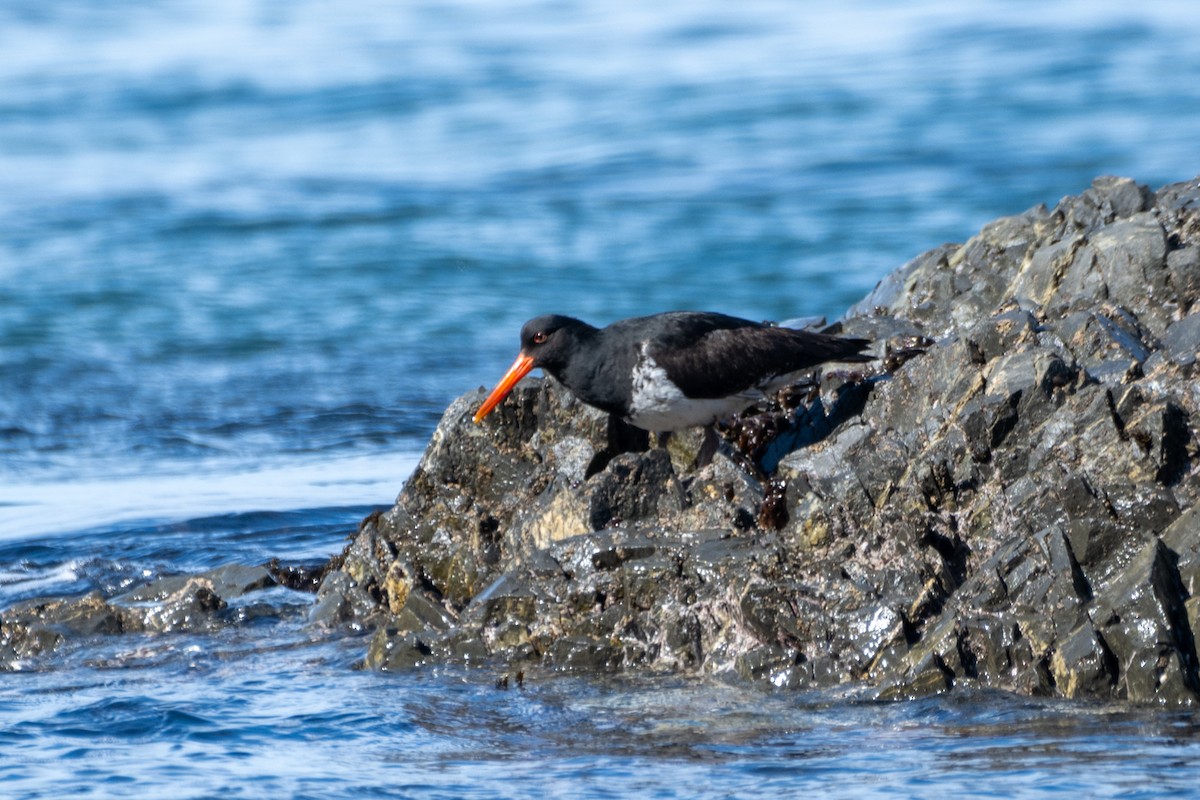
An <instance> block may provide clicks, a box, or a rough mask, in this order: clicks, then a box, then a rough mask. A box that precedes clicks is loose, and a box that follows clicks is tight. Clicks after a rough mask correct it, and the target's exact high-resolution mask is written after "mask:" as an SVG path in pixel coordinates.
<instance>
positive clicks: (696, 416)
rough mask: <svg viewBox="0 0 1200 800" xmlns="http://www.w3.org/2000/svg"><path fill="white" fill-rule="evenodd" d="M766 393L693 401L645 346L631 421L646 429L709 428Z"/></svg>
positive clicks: (635, 372)
mask: <svg viewBox="0 0 1200 800" xmlns="http://www.w3.org/2000/svg"><path fill="white" fill-rule="evenodd" d="M762 397H763V393H762V392H760V391H758V390H755V389H748V390H746V391H745V392H742V393H740V394H736V395H733V396H731V397H717V398H691V397H688V396H686V395H685V394H684V393H683V392H682V391H680V389H679V387H678V386H676V385H675V384H674V383H672V382H671V379H670V378H668V377H667V373H666V370H664V369H663V368H662V367H660V366H659V365H658V364H657V363H655V361H654V359H653V358H651V357H650V356H649V355H648V354H647V353H646V349H645V346H644V345H643V347H642V353H641V358H640V359H638V362H637V364H636V365H635V366H634V368H633V397H632V399H631V401H630V404H629V416H628V417H627V419H628V421H629V422H630V423H632V424H634V425H636V426H637V427H639V428H642V429H643V430H648V431H675V430H680V429H682V428H692V427H696V426H700V425H709V424H711V423H713V422H716V421H717V420H719V419H722V418H723V417H727V416H729V415H730V414H733V413H735V412H737V411H741V410H742V409H743V408H745V407H746V406H748V405H750V404H751V403H753V402H754V401H756V400H760V399H762Z"/></svg>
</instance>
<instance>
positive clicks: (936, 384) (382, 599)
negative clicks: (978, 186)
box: [315, 178, 1200, 704]
mask: <svg viewBox="0 0 1200 800" xmlns="http://www.w3.org/2000/svg"><path fill="white" fill-rule="evenodd" d="M1197 253H1200V180H1198V181H1192V182H1189V183H1186V184H1177V185H1173V186H1168V187H1166V188H1164V189H1162V190H1160V191H1159V192H1157V193H1154V192H1151V191H1149V190H1148V189H1146V188H1145V187H1141V186H1138V185H1137V184H1135V183H1134V182H1133V181H1130V180H1127V179H1120V178H1101V179H1098V180H1097V181H1096V182H1095V183H1094V184H1093V185H1092V187H1091V188H1090V189H1088V190H1087V191H1086V192H1084V193H1083V194H1082V195H1080V196H1078V197H1068V198H1065V199H1064V200H1062V201H1061V202H1060V203H1059V204H1058V206H1057V207H1055V208H1054V209H1046V208H1044V207H1038V208H1034V209H1031V210H1030V211H1027V212H1025V213H1024V214H1020V215H1018V216H1014V217H1008V218H1004V219H1000V220H997V221H995V222H993V223H991V224H989V225H987V226H986V227H985V228H984V229H983V230H982V231H981V232H980V233H979V234H978V235H977V236H975V237H974V238H972V239H971V240H970V241H968V242H967V243H966V244H963V245H946V246H943V247H940V248H938V249H935V250H932V251H930V252H929V253H926V254H924V255H922V256H919V257H918V258H916V259H914V260H913V261H912V262H910V263H909V264H907V265H905V266H904V267H901V268H900V269H899V270H897V271H896V272H895V273H893V274H892V275H889V276H888V277H887V278H885V279H884V280H883V281H881V282H880V284H879V286H878V287H877V288H876V289H875V290H874V291H873V292H872V293H871V294H870V295H868V296H867V297H866V298H864V299H863V300H862V301H861V302H860V303H858V304H857V305H855V306H854V307H853V308H852V309H851V310H850V311H849V313H848V314H847V316H846V318H845V319H843V320H841V321H840V322H839V323H837V324H836V325H835V326H833V329H834V330H836V331H838V332H844V333H847V334H851V335H860V336H869V337H871V338H872V339H874V340H875V341H877V342H879V343H880V348H881V352H879V355H880V356H881V364H882V365H883V366H882V367H881V368H880V370H878V371H877V372H876V373H875V374H866V375H856V374H846V373H832V374H829V375H826V376H825V377H824V378H823V379H822V380H820V381H818V382H815V383H814V384H813V386H812V387H810V388H809V389H807V390H804V391H802V392H792V393H790V395H788V396H785V397H781V398H780V400H779V404H776V405H774V406H770V407H764V408H760V409H752V410H751V411H749V412H747V414H746V415H744V416H743V418H742V419H741V420H739V421H737V422H735V423H734V424H733V425H732V426H731V427H729V428H728V429H726V431H725V433H726V436H727V437H728V438H729V439H730V440H732V441H737V442H738V443H739V444H741V446H742V448H743V449H744V450H745V451H746V452H747V453H748V454H749V455H750V456H751V457H752V458H754V459H755V461H756V463H757V465H758V468H755V467H753V466H750V467H747V465H746V463H744V462H745V460H746V459H745V458H731V457H730V452H729V451H726V452H725V453H724V455H723V456H722V455H719V456H718V457H717V458H716V459H715V460H714V461H713V463H712V464H710V465H708V466H706V467H705V468H703V469H701V470H692V469H691V467H690V464H691V456H692V455H694V452H695V446H696V441H697V440H696V438H695V436H694V435H693V434H691V433H687V434H683V435H680V436H677V437H674V439H673V441H671V442H670V443H669V444H668V446H667V447H666V448H665V449H664V448H660V447H651V446H650V444H649V442H648V440H647V437H646V436H645V435H644V434H642V433H640V432H638V431H634V430H631V429H628V428H626V427H625V426H623V425H622V424H620V423H618V422H614V421H613V420H610V419H609V418H607V417H606V416H605V415H603V414H601V413H600V412H597V411H595V410H593V409H590V408H588V407H586V406H583V405H581V404H580V403H578V402H577V401H576V400H574V399H573V398H572V397H571V396H570V395H569V394H568V393H567V392H565V391H563V390H562V389H561V388H560V387H559V386H557V385H556V384H555V383H554V382H553V381H552V380H544V381H542V380H536V379H527V380H526V381H524V382H523V383H522V384H521V385H520V387H518V389H517V390H516V391H515V392H514V393H513V396H512V398H511V399H510V400H509V401H507V402H506V403H504V404H503V405H502V406H501V407H500V408H499V410H498V412H497V413H496V414H494V415H493V417H491V418H489V420H488V421H487V422H486V423H485V424H483V425H474V424H472V423H471V421H470V417H471V415H472V413H473V412H474V410H475V409H476V408H477V407H478V405H479V402H480V401H481V400H482V396H483V395H482V392H481V391H477V392H473V393H470V394H468V395H465V396H464V397H461V398H459V399H458V400H457V401H455V402H454V403H453V404H452V405H451V407H450V408H449V409H448V410H447V412H446V414H445V416H444V417H443V419H442V422H441V424H440V425H439V426H438V429H437V432H436V433H435V434H434V437H433V440H432V442H431V443H430V446H429V449H428V450H427V452H426V454H425V456H424V458H423V459H422V461H421V463H420V465H419V466H418V468H417V470H416V472H415V473H414V474H413V476H412V477H411V478H410V480H409V481H408V483H407V484H406V485H405V487H404V489H403V491H402V492H401V494H400V497H399V498H398V500H397V502H396V505H395V506H394V507H393V508H392V509H390V510H389V511H387V512H385V513H383V514H381V515H377V516H374V517H372V518H369V519H367V520H366V521H364V524H363V526H362V528H361V530H360V532H359V534H358V535H357V537H356V538H355V539H354V541H353V542H352V543H351V544H350V546H349V547H348V548H347V550H346V552H345V553H344V554H343V556H342V557H341V561H340V565H339V566H338V568H337V569H334V570H332V571H331V572H330V573H329V575H328V576H327V577H326V578H325V581H324V583H323V585H322V589H321V591H322V593H323V599H322V601H321V603H320V604H319V605H318V608H319V609H325V610H326V611H327V610H328V609H329V608H331V607H334V606H336V607H337V608H338V609H339V611H338V612H337V614H336V615H333V617H332V618H342V619H353V620H355V621H357V622H358V623H360V624H369V625H374V626H375V627H376V633H375V636H374V638H373V640H372V643H371V645H370V647H369V649H368V653H367V656H366V659H365V660H366V664H367V665H368V666H371V667H375V668H380V669H400V668H408V667H412V666H415V665H420V664H427V663H436V662H440V661H446V660H452V661H459V662H472V663H475V662H480V661H484V662H486V663H491V664H495V665H502V666H503V668H504V669H513V670H522V669H525V668H526V667H527V666H529V665H531V664H541V665H543V666H545V667H551V668H557V669H566V670H583V671H594V670H599V671H609V670H622V669H639V670H669V671H674V670H689V671H699V672H703V673H709V674H719V675H739V676H741V677H743V678H745V679H748V680H754V681H767V682H770V683H772V684H775V685H777V686H789V687H822V686H830V685H833V684H839V683H846V682H865V683H866V684H868V685H870V686H874V687H876V689H877V691H878V694H879V696H881V697H907V696H913V695H919V694H924V693H928V692H935V691H944V690H947V689H950V688H952V687H954V686H958V685H971V686H987V687H994V688H1000V689H1007V690H1011V691H1014V692H1019V693H1026V694H1041V695H1062V696H1066V697H1102V698H1106V699H1109V698H1121V699H1128V700H1132V701H1138V702H1160V703H1168V704H1191V703H1194V702H1196V700H1197V699H1198V698H1200V673H1198V663H1197V653H1196V645H1195V641H1196V633H1197V624H1198V623H1197V619H1198V617H1200V612H1198V611H1197V608H1198V606H1197V601H1196V596H1195V591H1196V588H1197V587H1196V584H1197V582H1198V581H1200V578H1198V577H1197V576H1200V567H1197V564H1200V553H1198V551H1200V522H1198V521H1197V518H1196V517H1195V513H1196V512H1195V510H1194V509H1195V504H1196V498H1197V493H1198V492H1200V479H1198V478H1197V470H1196V467H1195V462H1196V456H1197V446H1198V442H1197V436H1196V420H1197V411H1198V407H1200V389H1197V386H1198V385H1200V384H1198V383H1197V367H1196V359H1197V355H1198V353H1200V322H1197V319H1198V317H1200V306H1197V300H1198V299H1200V258H1198V257H1197ZM884 348H886V352H883V349H884ZM326 611H317V612H315V613H318V614H324V613H326Z"/></svg>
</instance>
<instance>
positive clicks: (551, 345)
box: [474, 314, 595, 422]
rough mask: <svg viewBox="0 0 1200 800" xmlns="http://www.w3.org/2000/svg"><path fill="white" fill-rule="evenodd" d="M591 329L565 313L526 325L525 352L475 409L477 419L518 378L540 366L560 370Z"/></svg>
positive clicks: (548, 315) (545, 317) (544, 316)
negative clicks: (578, 342) (579, 341)
mask: <svg viewBox="0 0 1200 800" xmlns="http://www.w3.org/2000/svg"><path fill="white" fill-rule="evenodd" d="M590 331H595V328H593V327H592V326H591V325H588V324H587V323H586V322H582V321H580V320H577V319H575V318H574V317H566V316H563V315H562V314H543V315H542V316H540V317H534V318H533V319H531V320H529V321H528V322H526V323H525V324H524V325H522V326H521V352H520V353H519V354H518V355H517V360H516V361H514V362H513V363H512V366H511V367H509V368H508V372H506V373H504V377H502V378H501V379H500V382H499V383H497V384H496V388H494V389H492V391H491V393H490V394H489V395H488V396H487V399H486V400H484V401H483V405H481V406H480V407H479V410H478V411H476V412H475V417H474V420H475V422H479V421H480V420H482V419H483V418H484V417H486V416H487V415H488V414H490V413H491V412H492V409H494V408H495V407H496V406H498V405H499V404H500V401H501V400H503V399H504V398H505V397H507V396H508V393H509V392H511V391H512V390H513V387H514V386H516V385H517V382H518V381H520V380H521V378H524V377H525V376H526V375H528V374H529V373H530V372H531V371H532V370H533V369H535V368H539V367H540V368H541V369H544V370H546V371H547V372H549V373H550V374H551V375H556V374H558V373H559V372H560V371H561V370H562V369H563V368H564V367H565V366H566V364H567V360H568V359H569V358H570V354H571V353H572V352H573V351H574V348H575V343H576V342H577V341H578V340H579V339H580V338H581V337H583V336H585V335H586V334H587V332H590Z"/></svg>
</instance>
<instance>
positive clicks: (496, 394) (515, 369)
mask: <svg viewBox="0 0 1200 800" xmlns="http://www.w3.org/2000/svg"><path fill="white" fill-rule="evenodd" d="M532 369H533V359H532V358H531V357H530V356H527V355H525V354H524V353H521V355H519V356H517V360H516V361H514V362H513V363H512V366H511V367H509V368H508V372H506V373H504V377H503V378H501V379H500V382H499V383H497V384H496V388H495V389H492V393H491V394H489V395H488V396H487V399H486V400H484V401H483V405H481V406H480V407H479V410H478V411H476V412H475V416H474V417H473V419H474V420H475V422H479V421H480V420H481V419H483V418H484V417H486V416H487V415H488V414H490V413H492V409H493V408H495V407H496V406H498V405H500V401H501V400H503V399H504V398H505V397H507V396H508V393H509V392H511V391H512V389H513V387H514V386H516V385H517V381H519V380H521V378H524V377H525V376H526V375H528V374H529V372H530V370H532Z"/></svg>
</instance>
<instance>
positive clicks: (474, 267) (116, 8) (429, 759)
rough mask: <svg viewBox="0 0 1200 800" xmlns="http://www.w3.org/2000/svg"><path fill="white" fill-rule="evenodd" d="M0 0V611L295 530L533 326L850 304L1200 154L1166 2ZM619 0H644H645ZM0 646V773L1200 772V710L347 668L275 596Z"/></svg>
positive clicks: (495, 790) (394, 458)
mask: <svg viewBox="0 0 1200 800" xmlns="http://www.w3.org/2000/svg"><path fill="white" fill-rule="evenodd" d="M809 5H810V4H799V3H790V2H783V1H782V0H747V1H746V2H742V3H736V4H731V3H726V2H717V1H716V0H694V1H693V2H690V3H665V4H641V5H640V6H639V5H638V4H618V3H611V2H604V1H603V0H514V1H513V2H503V3H501V2H486V1H485V0H443V1H441V2H436V1H435V0H411V1H410V2H404V3H394V2H382V1H378V2H369V1H368V0H351V2H347V3H336V4H334V3H322V2H314V1H313V0H289V2H281V1H280V0H208V2H188V1H186V0H146V1H144V2H138V3H133V2H121V1H119V0H118V1H115V2H114V1H112V0H6V2H4V3H2V4H0V608H3V607H6V606H8V605H10V604H11V603H13V602H16V601H20V600H23V599H28V598H31V597H37V596H43V595H63V594H71V595H73V594H82V593H84V592H87V591H92V590H100V591H102V592H105V593H108V594H115V593H117V592H118V591H120V590H121V589H123V588H124V587H127V586H129V585H132V584H134V583H136V582H138V581H141V580H146V579H149V578H153V577H156V576H159V575H169V574H176V573H187V572H194V571H199V570H203V569H207V568H210V567H213V566H217V565H220V564H224V563H229V562H237V563H251V564H253V563H262V562H265V561H267V560H268V559H271V558H279V559H281V560H282V561H284V562H286V563H296V564H313V563H319V562H320V561H322V560H323V559H325V558H328V557H329V556H330V555H332V554H334V553H336V552H338V551H339V550H340V549H341V547H342V546H343V545H344V542H345V538H346V536H347V535H348V534H349V533H351V532H353V530H354V529H355V527H356V525H357V522H358V521H359V520H360V519H361V518H362V517H363V516H365V515H366V514H367V513H369V512H370V511H371V510H373V509H375V508H379V507H383V506H387V505H389V504H390V503H391V501H392V500H393V498H394V497H395V495H396V494H397V492H398V491H399V489H400V486H401V485H402V483H403V480H404V479H405V477H406V476H407V475H408V474H409V472H410V471H411V469H412V467H413V466H414V464H415V463H416V459H417V458H418V457H419V454H420V451H421V449H422V448H423V446H424V443H425V441H426V440H427V438H428V436H429V434H430V433H431V432H432V430H433V428H434V426H435V425H436V423H437V420H438V417H439V416H440V414H441V411H442V409H444V408H445V406H446V405H447V404H448V403H449V402H450V400H452V399H453V398H454V397H456V396H457V395H459V394H461V393H462V392H464V391H467V390H469V389H472V388H475V387H477V386H479V385H483V384H491V383H492V382H493V381H494V380H495V379H496V378H498V377H499V375H500V373H501V372H502V371H503V369H504V368H505V367H507V365H508V363H509V361H510V360H511V358H512V356H513V354H514V352H515V349H516V332H517V330H518V328H519V326H520V324H521V322H522V321H524V320H525V319H526V318H528V317H531V316H534V315H536V314H539V313H543V312H546V311H557V312H563V313H570V314H573V315H576V316H580V317H583V318H585V319H588V320H591V321H594V322H598V323H601V322H608V321H611V320H614V319H618V318H621V317H625V316H630V315H635V314H643V313H651V312H654V311H661V310H667V309H672V308H707V309H713V310H720V311H725V312H727V313H733V314H739V315H742V316H747V317H751V318H755V319H780V318H787V317H797V316H809V315H825V316H827V317H829V318H834V317H836V316H838V315H839V314H840V313H841V312H842V311H843V310H844V309H845V308H846V307H847V306H848V305H850V304H851V303H853V302H854V301H855V300H857V299H859V298H860V297H861V296H862V295H863V294H864V293H865V292H866V291H868V290H869V289H870V288H871V287H872V286H873V285H874V284H875V283H876V282H877V281H878V280H879V279H880V278H881V277H883V275H884V274H886V273H887V272H888V271H890V270H892V269H894V268H896V267H898V266H899V265H901V264H903V263H904V262H905V261H907V260H908V259H910V258H912V257H914V256H916V255H917V254H919V253H920V252H922V251H924V250H926V249H929V248H930V247H934V246H936V245H938V244H940V243H942V242H945V241H963V240H965V239H966V238H967V237H969V236H970V235H972V234H973V233H974V232H975V231H977V230H978V228H979V227H980V226H981V225H983V224H984V223H986V222H987V221H989V220H991V219H993V218H995V217H997V216H1001V215H1005V214H1012V213H1019V212H1021V211H1023V210H1025V209H1026V208H1029V207H1030V206H1033V205H1035V204H1038V203H1046V204H1051V205H1052V204H1053V203H1055V202H1056V201H1057V200H1058V199H1059V198H1060V197H1062V196H1064V195H1067V194H1076V193H1078V192H1080V191H1082V190H1083V189H1085V188H1086V187H1087V185H1088V184H1089V183H1090V181H1091V180H1092V178H1093V177H1095V176H1097V175H1101V174H1118V175H1127V176H1130V177H1133V178H1136V179H1137V180H1139V181H1140V182H1143V183H1146V184H1149V185H1150V186H1151V187H1155V188H1157V187H1158V186H1160V185H1162V184H1165V183H1169V182H1173V181H1179V180H1186V179H1189V178H1191V177H1193V176H1195V175H1196V174H1198V173H1200V145H1198V144H1197V143H1198V142H1200V138H1198V137H1197V131H1200V14H1196V13H1195V9H1194V8H1193V4H1192V3H1190V2H1185V0H1178V1H1177V2H1171V1H1170V0H1146V1H1145V2H1141V3H1137V4H1129V3H1121V2H1115V0H1088V1H1087V2H1084V1H1083V0H1077V1H1074V2H1052V3H1042V2H1031V1H1029V0H1024V1H1018V2H998V1H995V2H982V3H975V4H962V3H952V2H946V1H944V0H917V1H916V2H912V3H905V4H898V3H884V2H880V1H879V0H875V1H874V2H873V1H872V0H850V2H847V3H840V4H836V6H834V7H830V8H817V7H809ZM643 6H644V7H643ZM268 602H274V603H277V604H279V606H280V607H281V608H283V609H286V611H285V612H284V613H281V614H279V615H278V616H277V617H274V618H273V619H272V621H271V622H270V623H260V624H256V625H249V626H243V627H233V628H230V629H228V630H226V631H223V632H221V633H219V634H216V635H212V636H190V635H184V634H179V635H164V636H158V637H145V638H138V639H133V638H127V637H121V638H112V637H109V638H105V637H98V638H96V639H92V640H87V641H77V642H72V643H71V644H70V645H69V646H67V647H65V648H63V649H62V650H61V651H59V652H56V653H54V654H52V655H49V656H47V657H44V658H41V659H37V660H34V661H31V662H27V663H20V664H15V665H8V666H10V667H12V668H13V669H11V670H9V671H5V672H0V796H4V797H64V796H95V797H105V796H114V797H115V796H121V797H129V796H138V797H168V796H169V797H216V796H221V797H237V796H244V797H260V796H266V795H273V796H292V797H344V796H348V795H351V794H355V795H359V796H395V797H401V796H413V797H506V796H511V797H518V796H520V797H524V796H528V795H530V794H540V795H545V796H555V797H557V796H562V797H624V796H630V795H643V796H646V795H649V796H657V797H676V796H689V797H690V796H699V797H730V796H751V795H755V796H757V795H760V794H763V793H773V794H778V795H794V794H801V793H814V794H817V795H819V796H845V797H862V796H865V797H897V796H901V797H902V796H909V797H935V796H950V795H958V796H1004V797H1024V796H1042V795H1051V796H1053V795H1074V796H1088V797H1092V796H1095V797H1118V796H1119V797H1161V796H1170V795H1175V796H1197V795H1200V790H1197V788H1196V787H1197V786H1200V768H1198V767H1197V766H1196V765H1197V764H1198V763H1200V758H1198V756H1200V735H1198V731H1197V724H1198V722H1200V717H1197V716H1196V715H1195V714H1194V713H1192V712H1178V711H1163V710H1160V709H1119V708H1112V707H1098V706H1088V705H1083V706H1080V705H1076V704H1064V703H1057V702H1049V701H1032V700H1026V699H1017V698H1011V697H1005V696H997V695H991V694H971V693H961V694H956V695H952V696H950V697H943V698H932V699H929V700H924V701H920V702H911V703H897V704H876V703H868V702H863V701H861V700H859V699H857V698H856V696H855V693H854V688H853V687H849V688H847V690H846V691H845V692H842V693H834V694H821V695H796V694H790V693H769V692H760V691H752V690H749V689H747V688H746V687H740V686H736V685H727V684H722V683H717V682H711V681H697V680H694V679H691V678H689V677H687V676H679V677H676V678H660V679H657V680H638V679H633V678H625V679H617V680H610V681H601V680H583V679H580V678H578V677H570V676H554V675H531V676H530V677H529V680H527V681H526V683H525V686H524V687H523V688H520V689H517V688H512V689H509V690H507V691H503V690H500V689H497V688H496V687H495V685H494V680H495V676H494V675H491V674H488V673H487V672H486V671H484V670H479V671H470V670H468V671H462V670H430V671H426V672H421V673H415V674H407V675H380V674H373V673H367V672H362V671H358V670H356V669H354V663H355V661H356V660H357V659H358V658H359V657H360V656H361V654H362V652H363V649H364V647H365V640H364V639H363V638H362V637H361V636H358V635H354V634H352V633H328V634H320V635H318V634H315V633H314V632H313V631H312V630H311V629H309V628H307V627H306V626H305V625H304V624H303V623H304V603H305V602H306V600H305V596H303V595H297V594H296V593H288V592H286V591H283V590H280V591H279V592H278V593H277V594H276V595H275V596H273V597H271V598H269V599H268Z"/></svg>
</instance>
